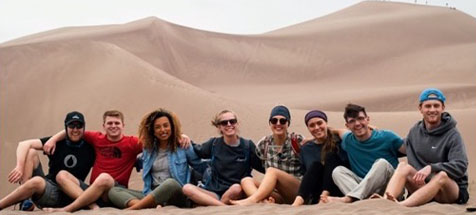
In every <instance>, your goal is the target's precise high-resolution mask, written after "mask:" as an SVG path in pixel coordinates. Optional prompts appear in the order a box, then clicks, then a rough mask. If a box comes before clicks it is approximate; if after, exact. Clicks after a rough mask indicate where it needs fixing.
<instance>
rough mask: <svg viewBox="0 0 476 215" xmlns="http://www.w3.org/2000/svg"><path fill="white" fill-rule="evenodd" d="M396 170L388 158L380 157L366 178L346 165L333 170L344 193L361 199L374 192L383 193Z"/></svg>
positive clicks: (334, 176)
mask: <svg viewBox="0 0 476 215" xmlns="http://www.w3.org/2000/svg"><path fill="white" fill-rule="evenodd" d="M394 171H395V169H394V168H393V166H392V165H391V164H390V163H389V162H388V161H387V160H385V159H382V158H380V159H377V160H376V161H375V162H374V164H373V165H372V168H370V170H369V172H368V173H367V175H365V177H364V178H360V177H359V176H357V175H356V174H355V173H354V172H352V171H351V170H350V169H347V168H346V167H343V166H338V167H336V168H335V169H334V171H332V179H333V180H334V183H335V184H336V185H337V187H339V189H340V191H341V192H342V193H343V194H344V195H346V196H349V197H352V198H355V199H359V200H361V199H366V198H369V197H370V196H371V195H372V194H374V193H378V194H380V195H383V193H384V192H385V188H386V187H387V184H388V181H390V178H391V177H392V175H393V172H394Z"/></svg>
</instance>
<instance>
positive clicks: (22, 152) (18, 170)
mask: <svg viewBox="0 0 476 215" xmlns="http://www.w3.org/2000/svg"><path fill="white" fill-rule="evenodd" d="M30 149H36V150H41V149H43V145H42V144H41V140H40V139H31V140H25V141H22V142H20V143H18V147H17V165H16V166H15V168H13V170H12V171H11V172H10V173H9V174H8V181H9V182H10V183H18V182H19V181H20V180H21V178H22V177H23V174H24V170H25V161H26V157H27V154H28V151H29V150H30Z"/></svg>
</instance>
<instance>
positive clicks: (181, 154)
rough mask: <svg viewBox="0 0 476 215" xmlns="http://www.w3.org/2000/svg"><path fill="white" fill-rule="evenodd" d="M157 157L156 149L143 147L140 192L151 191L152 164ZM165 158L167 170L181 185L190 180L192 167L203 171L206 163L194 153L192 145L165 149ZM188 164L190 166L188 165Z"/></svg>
mask: <svg viewBox="0 0 476 215" xmlns="http://www.w3.org/2000/svg"><path fill="white" fill-rule="evenodd" d="M156 158H157V149H156V148H154V149H153V150H152V151H150V150H147V149H144V151H143V153H142V157H141V160H142V166H143V167H144V169H143V172H142V180H144V189H143V190H142V192H143V193H144V194H145V195H147V194H148V193H149V192H150V191H152V190H151V189H152V166H153V164H154V161H155V159H156ZM167 159H168V161H169V171H170V175H171V176H172V178H173V179H175V180H177V182H178V183H179V184H180V185H181V186H183V185H185V184H187V183H189V182H190V177H191V175H192V169H191V168H190V166H192V168H194V169H195V170H197V171H199V172H203V171H204V170H205V169H206V167H207V165H206V163H204V162H202V160H201V159H200V158H199V157H198V156H197V154H195V151H194V150H193V147H192V146H189V147H188V148H187V149H183V148H180V147H177V149H176V151H175V152H170V151H167ZM189 165H190V166H189Z"/></svg>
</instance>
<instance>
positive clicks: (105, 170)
mask: <svg viewBox="0 0 476 215" xmlns="http://www.w3.org/2000/svg"><path fill="white" fill-rule="evenodd" d="M103 128H104V131H105V132H106V134H105V135H104V134H103V133H101V132H91V131H87V132H86V133H85V134H84V139H85V140H86V141H87V142H89V143H91V144H92V145H93V146H94V151H95V153H96V161H95V162H94V166H93V171H92V173H91V180H90V183H91V185H90V187H89V188H88V189H86V190H85V191H84V192H83V191H82V190H81V189H80V187H79V180H78V179H77V178H76V177H74V176H73V175H71V174H62V175H61V176H62V177H63V178H62V180H61V181H63V182H64V183H62V184H60V186H61V188H62V189H63V191H64V192H65V193H66V194H68V195H69V196H70V197H71V198H73V199H76V200H75V201H74V202H73V203H71V204H69V205H67V206H66V207H64V208H55V209H53V208H48V209H45V210H47V211H67V212H72V211H76V210H78V209H81V208H83V207H85V206H88V205H90V207H91V208H95V207H97V206H96V205H95V201H96V200H98V199H99V198H101V199H102V200H103V201H105V202H108V201H109V200H108V197H107V193H108V191H109V190H110V189H111V188H112V187H114V186H124V187H127V185H128V182H129V178H130V176H131V171H132V168H133V167H134V164H135V162H136V157H137V155H138V154H139V153H141V152H142V145H141V144H139V143H138V139H137V137H134V136H124V134H123V133H122V132H123V130H124V115H123V114H122V113H121V112H119V111H116V110H112V111H106V112H105V113H104V115H103ZM63 138H64V131H63V132H59V133H58V134H56V135H55V136H53V137H52V138H51V139H50V140H51V141H49V142H48V143H46V144H45V152H47V153H54V149H55V144H56V141H58V140H61V139H63Z"/></svg>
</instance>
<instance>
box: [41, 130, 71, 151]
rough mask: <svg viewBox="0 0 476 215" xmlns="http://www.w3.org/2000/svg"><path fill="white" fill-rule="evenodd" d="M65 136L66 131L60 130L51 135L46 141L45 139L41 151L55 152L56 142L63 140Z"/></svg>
mask: <svg viewBox="0 0 476 215" xmlns="http://www.w3.org/2000/svg"><path fill="white" fill-rule="evenodd" d="M65 138H66V131H65V130H61V131H59V132H58V133H56V134H55V135H53V136H52V137H51V138H50V139H49V140H48V141H46V143H45V145H44V146H43V151H45V153H46V154H48V155H52V154H54V153H55V149H56V142H58V141H60V140H64V139H65Z"/></svg>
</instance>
